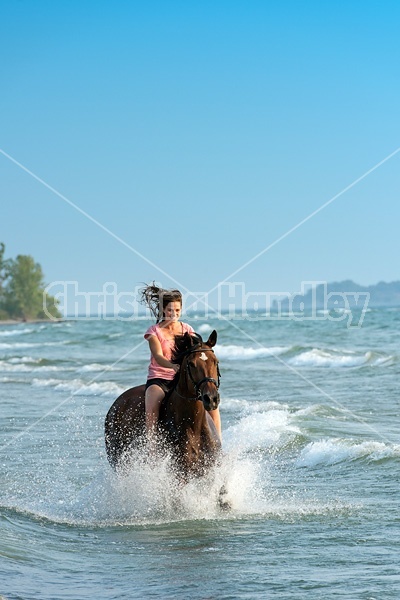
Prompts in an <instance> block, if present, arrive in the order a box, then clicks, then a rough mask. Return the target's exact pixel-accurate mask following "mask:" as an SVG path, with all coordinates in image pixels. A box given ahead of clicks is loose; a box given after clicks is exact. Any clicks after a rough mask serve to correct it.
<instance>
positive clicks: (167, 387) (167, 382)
mask: <svg viewBox="0 0 400 600" xmlns="http://www.w3.org/2000/svg"><path fill="white" fill-rule="evenodd" d="M151 385H158V387H159V388H161V389H162V391H163V392H164V394H168V392H170V391H171V389H172V379H161V377H155V378H154V379H148V380H147V382H146V390H147V388H149V387H150V386H151Z"/></svg>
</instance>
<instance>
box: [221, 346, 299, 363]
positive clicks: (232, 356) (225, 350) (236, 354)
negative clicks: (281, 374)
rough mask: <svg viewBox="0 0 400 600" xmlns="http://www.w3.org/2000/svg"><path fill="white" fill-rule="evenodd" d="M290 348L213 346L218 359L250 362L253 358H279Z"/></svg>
mask: <svg viewBox="0 0 400 600" xmlns="http://www.w3.org/2000/svg"><path fill="white" fill-rule="evenodd" d="M288 350H290V348H288V347H286V346H271V347H265V348H252V347H247V348H246V347H245V346H236V345H233V344H231V345H228V346H223V345H222V344H217V345H216V346H215V353H216V355H217V356H218V358H220V359H221V358H223V359H226V360H252V359H254V358H264V357H265V358H270V357H273V356H279V355H280V354H284V353H285V352H288Z"/></svg>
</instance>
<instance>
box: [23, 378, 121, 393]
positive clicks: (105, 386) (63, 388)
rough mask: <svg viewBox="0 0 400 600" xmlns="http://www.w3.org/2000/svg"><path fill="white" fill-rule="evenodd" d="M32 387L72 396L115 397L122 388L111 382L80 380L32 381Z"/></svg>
mask: <svg viewBox="0 0 400 600" xmlns="http://www.w3.org/2000/svg"><path fill="white" fill-rule="evenodd" d="M32 385H33V386H34V387H54V389H55V390H56V391H57V392H70V393H72V394H73V395H74V396H113V397H117V396H119V395H120V394H122V392H123V391H124V388H122V387H121V386H119V385H117V384H116V383H113V382H112V381H102V382H92V383H85V382H84V381H82V380H81V379H72V380H71V381H62V380H60V379H33V380H32Z"/></svg>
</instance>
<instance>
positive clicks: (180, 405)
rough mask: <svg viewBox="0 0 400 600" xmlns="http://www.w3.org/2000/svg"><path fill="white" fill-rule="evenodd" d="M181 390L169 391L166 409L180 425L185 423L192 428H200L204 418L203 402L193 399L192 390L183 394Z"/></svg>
mask: <svg viewBox="0 0 400 600" xmlns="http://www.w3.org/2000/svg"><path fill="white" fill-rule="evenodd" d="M182 391H184V390H179V389H176V390H173V391H172V392H171V395H170V397H169V402H168V407H167V411H168V412H169V413H170V414H171V416H172V417H173V419H174V421H175V422H176V423H177V424H178V425H179V426H180V427H182V424H187V425H188V426H189V427H191V428H193V429H197V428H201V427H202V426H203V424H204V422H205V419H206V417H205V412H206V411H205V409H204V406H203V402H202V401H201V400H196V399H195V394H194V391H193V393H192V394H190V395H189V394H188V391H186V394H185V395H184V394H183V393H182Z"/></svg>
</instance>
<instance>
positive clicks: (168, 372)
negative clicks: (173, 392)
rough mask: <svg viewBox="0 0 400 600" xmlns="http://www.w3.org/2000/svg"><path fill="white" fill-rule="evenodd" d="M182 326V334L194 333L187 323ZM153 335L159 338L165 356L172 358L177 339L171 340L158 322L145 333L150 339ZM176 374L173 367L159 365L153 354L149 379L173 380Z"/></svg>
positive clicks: (146, 337)
mask: <svg viewBox="0 0 400 600" xmlns="http://www.w3.org/2000/svg"><path fill="white" fill-rule="evenodd" d="M181 326H182V334H184V333H186V332H188V333H190V334H191V335H193V334H194V329H193V327H191V326H190V325H188V324H187V323H182V322H181ZM151 335H155V336H156V338H157V339H158V340H159V342H160V344H161V349H162V351H163V355H164V357H165V358H166V359H167V360H171V358H172V350H173V347H174V344H175V341H174V340H173V339H172V340H170V339H168V338H166V337H165V336H164V330H163V328H162V327H160V326H159V325H158V323H157V324H156V325H152V326H151V327H149V328H148V330H147V331H146V333H145V334H144V338H145V339H146V340H148V339H149V337H150V336H151ZM174 375H175V371H174V370H173V369H167V368H166V367H162V366H161V365H159V364H158V362H157V361H156V359H155V358H154V356H153V355H152V354H151V358H150V364H149V370H148V375H147V379H154V378H155V377H159V378H161V379H168V380H171V379H173V378H174Z"/></svg>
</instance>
